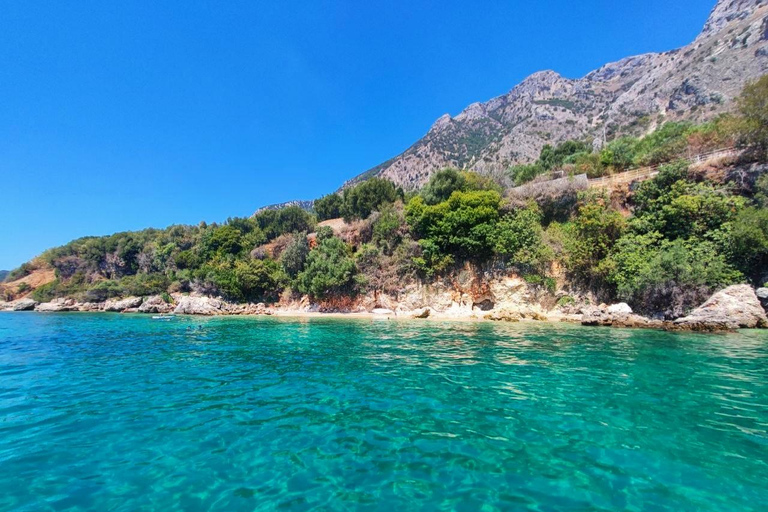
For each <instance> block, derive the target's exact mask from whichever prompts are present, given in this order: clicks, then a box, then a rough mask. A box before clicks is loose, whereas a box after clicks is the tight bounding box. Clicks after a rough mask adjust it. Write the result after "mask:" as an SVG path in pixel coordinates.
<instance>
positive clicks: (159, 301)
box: [139, 295, 175, 313]
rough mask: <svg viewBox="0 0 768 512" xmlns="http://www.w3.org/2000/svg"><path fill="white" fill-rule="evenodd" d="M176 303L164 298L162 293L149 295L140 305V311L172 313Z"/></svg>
mask: <svg viewBox="0 0 768 512" xmlns="http://www.w3.org/2000/svg"><path fill="white" fill-rule="evenodd" d="M174 307H175V306H174V305H173V304H169V303H167V302H165V301H164V300H163V298H162V297H161V296H160V295H152V296H151V297H147V298H146V299H144V302H142V304H141V306H139V313H170V312H171V311H173V310H174Z"/></svg>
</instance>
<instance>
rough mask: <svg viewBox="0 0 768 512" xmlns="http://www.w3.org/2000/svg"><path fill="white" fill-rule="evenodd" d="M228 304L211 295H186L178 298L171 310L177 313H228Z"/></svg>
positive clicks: (212, 314) (207, 314)
mask: <svg viewBox="0 0 768 512" xmlns="http://www.w3.org/2000/svg"><path fill="white" fill-rule="evenodd" d="M229 309H230V307H229V304H228V303H226V302H224V301H223V300H221V299H214V298H211V297H193V296H186V297H181V298H180V299H179V302H178V304H177V305H176V308H175V309H174V310H173V312H174V313H176V314H177V315H202V316H216V315H226V314H227V313H229Z"/></svg>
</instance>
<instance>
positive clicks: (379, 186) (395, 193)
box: [343, 178, 403, 222]
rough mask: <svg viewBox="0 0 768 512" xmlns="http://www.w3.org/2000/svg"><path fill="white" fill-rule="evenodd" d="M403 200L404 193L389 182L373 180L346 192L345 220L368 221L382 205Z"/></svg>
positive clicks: (378, 179) (379, 179)
mask: <svg viewBox="0 0 768 512" xmlns="http://www.w3.org/2000/svg"><path fill="white" fill-rule="evenodd" d="M402 198H403V191H402V190H401V189H397V188H396V187H395V185H394V183H392V182H391V181H389V180H385V179H382V178H371V179H369V180H366V181H364V182H362V183H360V184H359V185H356V186H354V187H351V188H348V189H345V190H344V209H343V214H344V220H345V221H347V222H350V221H351V220H354V219H367V218H368V216H369V215H370V214H371V213H372V212H373V211H374V210H378V209H379V208H380V207H381V206H382V205H384V204H387V203H394V202H395V201H397V200H398V199H402Z"/></svg>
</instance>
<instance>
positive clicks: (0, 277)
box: [0, 270, 11, 283]
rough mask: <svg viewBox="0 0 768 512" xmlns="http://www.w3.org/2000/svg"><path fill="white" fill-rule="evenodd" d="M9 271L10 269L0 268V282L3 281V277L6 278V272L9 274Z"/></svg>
mask: <svg viewBox="0 0 768 512" xmlns="http://www.w3.org/2000/svg"><path fill="white" fill-rule="evenodd" d="M10 273H11V271H10V270H0V283H2V282H3V281H5V278H6V277H7V276H8V274H10Z"/></svg>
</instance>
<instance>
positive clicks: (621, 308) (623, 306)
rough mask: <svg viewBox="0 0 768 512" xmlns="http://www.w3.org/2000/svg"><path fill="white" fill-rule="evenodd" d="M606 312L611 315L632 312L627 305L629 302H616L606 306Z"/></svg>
mask: <svg viewBox="0 0 768 512" xmlns="http://www.w3.org/2000/svg"><path fill="white" fill-rule="evenodd" d="M607 311H608V313H609V314H611V315H631V314H632V308H631V307H629V304H627V303H626V302H620V303H618V304H613V305H612V306H608V310H607Z"/></svg>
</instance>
